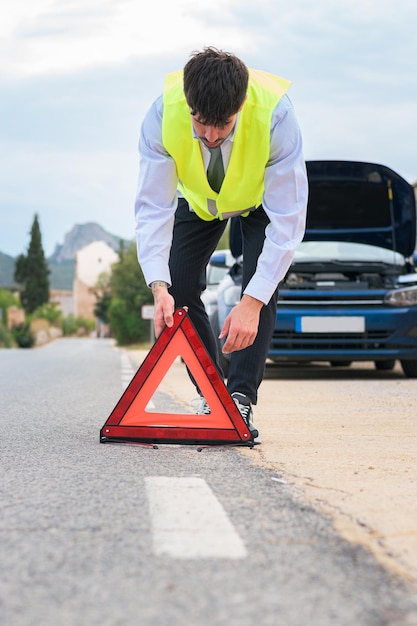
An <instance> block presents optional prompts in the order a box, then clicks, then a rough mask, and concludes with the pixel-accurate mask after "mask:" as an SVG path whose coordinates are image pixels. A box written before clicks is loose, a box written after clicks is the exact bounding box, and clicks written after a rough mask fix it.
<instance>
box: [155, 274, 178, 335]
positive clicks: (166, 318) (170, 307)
mask: <svg viewBox="0 0 417 626" xmlns="http://www.w3.org/2000/svg"><path fill="white" fill-rule="evenodd" d="M158 282H160V281H158ZM152 293H153V299H154V305H155V311H154V316H153V323H154V327H155V337H159V335H160V334H161V333H162V331H163V330H164V327H165V326H169V327H171V326H172V325H173V323H174V317H173V316H174V309H175V302H174V298H173V297H172V296H171V294H170V293H168V286H165V287H164V286H163V285H158V286H153V285H152Z"/></svg>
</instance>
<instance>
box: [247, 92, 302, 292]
mask: <svg viewBox="0 0 417 626" xmlns="http://www.w3.org/2000/svg"><path fill="white" fill-rule="evenodd" d="M307 199H308V183H307V173H306V165H305V160H304V157H303V147H302V138H301V132H300V129H299V126H298V122H297V120H296V117H295V113H294V109H293V106H292V104H291V101H290V99H289V98H288V96H284V97H283V98H282V99H281V100H280V102H279V103H278V105H277V107H276V109H275V111H274V113H273V117H272V124H271V152H270V159H269V161H268V164H267V167H266V170H265V191H264V196H263V200H262V206H263V208H264V210H265V212H266V214H267V215H268V217H269V219H270V223H269V225H268V226H267V228H266V231H265V242H264V246H263V249H262V252H261V255H260V256H259V259H258V264H257V269H256V272H255V274H254V275H253V277H252V279H251V280H250V281H249V283H248V285H247V287H246V289H245V292H244V293H245V294H247V295H250V296H252V297H253V298H256V299H258V300H261V301H262V302H264V303H265V304H266V303H268V302H269V300H270V299H271V297H272V295H273V293H274V291H275V289H276V288H277V285H278V284H279V282H280V281H281V280H282V279H283V278H284V276H285V274H286V273H287V270H288V268H289V266H290V265H291V262H292V260H293V258H294V253H295V249H296V248H297V246H298V244H299V243H300V241H301V240H302V238H303V236H304V232H305V222H306V212H307Z"/></svg>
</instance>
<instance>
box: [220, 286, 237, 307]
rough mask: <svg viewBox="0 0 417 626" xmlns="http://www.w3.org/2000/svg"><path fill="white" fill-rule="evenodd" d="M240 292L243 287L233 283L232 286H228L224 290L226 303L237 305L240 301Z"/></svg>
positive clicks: (227, 304)
mask: <svg viewBox="0 0 417 626" xmlns="http://www.w3.org/2000/svg"><path fill="white" fill-rule="evenodd" d="M240 292H241V287H240V286H238V285H233V286H232V287H228V288H227V289H225V291H224V295H223V298H224V303H225V305H226V306H236V304H237V303H238V302H239V301H240Z"/></svg>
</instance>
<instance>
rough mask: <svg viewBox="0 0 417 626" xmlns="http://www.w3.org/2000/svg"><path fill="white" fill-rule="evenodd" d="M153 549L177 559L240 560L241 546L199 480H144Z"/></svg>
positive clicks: (242, 551)
mask: <svg viewBox="0 0 417 626" xmlns="http://www.w3.org/2000/svg"><path fill="white" fill-rule="evenodd" d="M145 483H146V491H147V496H148V503H149V510H150V517H151V525H152V539H153V549H154V553H155V554H156V556H170V557H173V558H177V559H201V558H219V559H220V558H226V559H242V558H244V557H245V556H246V555H247V552H246V548H245V545H244V543H243V541H242V539H241V538H240V537H239V535H238V533H237V532H236V530H235V529H234V527H233V524H232V523H231V521H230V519H229V518H228V516H227V513H226V511H225V510H224V508H223V506H222V505H221V503H220V502H219V500H218V499H217V498H216V496H215V495H214V493H213V492H212V490H211V489H210V487H209V486H208V485H207V483H206V481H205V480H204V479H202V478H196V477H184V478H171V477H165V476H149V477H147V478H145Z"/></svg>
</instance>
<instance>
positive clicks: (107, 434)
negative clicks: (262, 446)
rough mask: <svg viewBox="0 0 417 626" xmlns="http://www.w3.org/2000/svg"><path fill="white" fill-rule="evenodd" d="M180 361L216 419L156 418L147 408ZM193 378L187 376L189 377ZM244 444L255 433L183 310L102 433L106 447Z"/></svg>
mask: <svg viewBox="0 0 417 626" xmlns="http://www.w3.org/2000/svg"><path fill="white" fill-rule="evenodd" d="M177 357H182V359H183V360H184V362H185V363H186V365H187V367H188V369H189V371H190V372H191V374H192V376H193V378H194V380H195V382H196V383H197V385H198V387H199V389H200V391H201V393H202V394H203V395H204V397H205V399H206V401H207V403H208V405H209V407H210V410H211V413H210V414H209V415H193V414H189V413H155V412H150V411H147V410H146V407H147V405H148V403H149V401H150V399H151V398H152V396H153V394H154V393H155V391H156V389H157V388H158V386H159V384H160V382H161V381H162V379H163V377H164V376H165V374H166V373H167V371H168V370H169V368H170V367H171V365H172V364H173V362H174V361H175V359H176V358H177ZM185 375H187V374H185ZM111 441H117V442H128V441H132V442H144V443H188V444H191V443H192V444H206V445H210V444H234V445H236V444H244V445H253V444H252V439H251V433H250V431H249V429H248V426H247V424H246V422H245V421H244V419H243V418H242V416H241V414H240V413H239V410H238V409H237V407H236V404H235V403H234V401H233V399H232V398H231V396H230V394H229V392H228V391H227V389H226V386H225V384H224V382H223V380H222V378H221V376H220V374H219V373H218V371H217V369H216V367H215V365H214V363H213V361H212V359H211V357H210V355H209V354H208V352H207V350H206V348H205V347H204V345H203V343H202V341H201V339H200V338H199V336H198V334H197V331H196V330H195V328H194V326H193V324H192V322H191V320H190V318H189V317H188V315H187V311H186V309H177V310H176V311H175V313H174V324H173V326H172V327H171V328H168V327H165V328H164V330H163V331H162V333H161V334H160V336H159V337H158V339H157V341H156V342H155V344H154V345H153V347H152V348H151V350H150V351H149V353H148V355H147V357H146V359H145V360H144V361H143V363H142V365H141V366H140V367H139V369H138V371H137V372H136V374H135V375H134V377H133V378H132V380H131V382H130V384H129V386H128V387H127V389H126V390H125V392H124V393H123V395H122V397H121V398H120V400H119V402H118V403H117V404H116V406H115V408H114V409H113V411H112V413H111V414H110V417H109V418H108V420H107V421H106V423H105V424H104V426H103V427H102V429H101V431H100V442H101V443H107V442H111Z"/></svg>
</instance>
